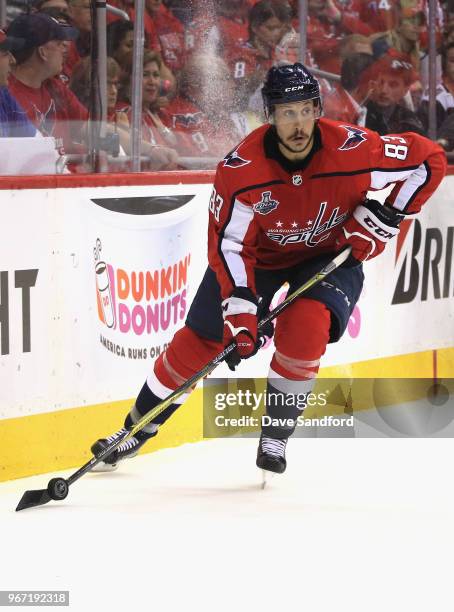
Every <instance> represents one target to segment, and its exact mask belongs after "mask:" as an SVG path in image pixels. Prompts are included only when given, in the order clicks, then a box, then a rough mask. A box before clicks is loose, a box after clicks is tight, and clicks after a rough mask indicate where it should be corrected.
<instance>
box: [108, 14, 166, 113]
mask: <svg viewBox="0 0 454 612" xmlns="http://www.w3.org/2000/svg"><path fill="white" fill-rule="evenodd" d="M145 38H146V41H145V43H146V44H145V47H146V48H147V49H148V48H149V47H148V38H147V36H146V37H145ZM133 47H134V24H133V23H132V22H131V21H114V22H112V23H110V24H109V25H108V26H107V55H109V56H110V57H113V58H114V59H115V60H117V62H118V63H119V65H120V67H121V70H122V73H121V76H120V92H119V99H120V100H121V101H128V100H129V90H130V82H129V81H130V78H131V75H132V59H133ZM160 66H161V85H162V87H161V90H160V96H159V104H160V106H165V105H166V104H168V102H169V98H171V97H173V96H174V95H175V91H176V79H175V76H174V75H173V73H172V71H171V70H170V69H169V68H168V67H167V66H166V65H165V64H164V63H163V61H162V59H160Z"/></svg>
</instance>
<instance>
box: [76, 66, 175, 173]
mask: <svg viewBox="0 0 454 612" xmlns="http://www.w3.org/2000/svg"><path fill="white" fill-rule="evenodd" d="M90 77H91V61H90V58H88V57H86V58H84V59H83V60H81V61H80V62H79V64H77V66H75V67H74V70H73V73H72V75H71V81H70V84H69V86H70V88H71V90H72V91H73V92H74V93H75V94H76V96H77V97H78V99H79V100H80V102H81V103H82V104H84V105H85V106H88V105H89V100H90ZM119 77H120V66H119V65H118V64H117V62H116V61H115V60H114V59H113V58H111V57H108V58H107V120H108V131H109V132H116V133H118V134H119V137H120V143H121V146H122V149H123V153H124V152H126V153H127V154H130V153H131V134H130V126H129V119H128V116H127V114H126V113H125V112H124V110H121V108H120V107H119V106H118V105H117V103H118V85H119ZM142 155H146V156H148V157H149V158H150V169H151V170H173V169H174V168H176V165H177V155H176V153H175V151H173V150H172V149H168V148H165V147H156V146H152V145H150V144H149V143H146V142H142ZM115 169H116V170H117V171H119V166H118V164H116V165H115ZM122 169H124V170H128V169H129V166H127V165H126V164H125V166H124V168H122Z"/></svg>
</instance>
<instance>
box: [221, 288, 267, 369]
mask: <svg viewBox="0 0 454 612" xmlns="http://www.w3.org/2000/svg"><path fill="white" fill-rule="evenodd" d="M222 311H223V317H224V346H226V345H227V344H230V343H231V342H232V340H235V341H236V345H237V348H236V349H235V351H234V352H233V353H235V352H236V353H237V356H236V359H235V358H234V359H233V361H236V362H237V363H236V365H238V363H239V360H240V359H247V358H248V357H252V355H254V354H255V353H256V351H257V323H258V321H257V298H256V297H255V295H254V294H253V293H252V291H251V290H250V289H248V288H247V287H237V288H236V289H235V291H234V292H233V293H232V295H231V296H230V297H229V298H227V299H226V300H224V301H223V302H222ZM231 355H232V357H233V354H232V353H231ZM229 358H230V355H229V356H228V359H226V361H227V363H228V362H229V361H232V359H229ZM232 365H233V363H232ZM229 367H230V364H229Z"/></svg>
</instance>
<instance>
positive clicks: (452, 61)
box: [418, 42, 454, 130]
mask: <svg viewBox="0 0 454 612" xmlns="http://www.w3.org/2000/svg"><path fill="white" fill-rule="evenodd" d="M441 66H442V72H443V76H442V82H441V83H440V84H439V85H438V86H437V98H436V100H437V102H436V113H437V128H439V127H440V126H441V124H442V123H443V122H444V120H445V119H446V117H447V116H448V115H450V114H451V113H453V112H454V42H452V43H450V44H448V45H447V46H446V47H444V49H443V51H442V55H441ZM428 114H429V95H428V93H427V92H426V93H425V94H424V96H423V97H422V100H421V106H420V108H419V111H418V115H419V118H420V119H421V121H422V123H423V125H424V127H425V129H426V130H427V129H428V127H429V125H428V124H429V118H428Z"/></svg>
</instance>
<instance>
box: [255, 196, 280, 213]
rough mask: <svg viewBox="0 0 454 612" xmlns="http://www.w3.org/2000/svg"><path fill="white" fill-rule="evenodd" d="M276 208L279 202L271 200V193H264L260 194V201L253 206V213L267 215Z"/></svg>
mask: <svg viewBox="0 0 454 612" xmlns="http://www.w3.org/2000/svg"><path fill="white" fill-rule="evenodd" d="M278 206H279V202H278V201H277V200H272V199H271V191H264V192H263V193H262V199H261V200H260V202H257V204H254V206H253V209H254V212H257V213H259V214H260V215H267V214H268V213H270V212H272V211H273V210H274V209H275V208H277V207H278Z"/></svg>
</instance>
